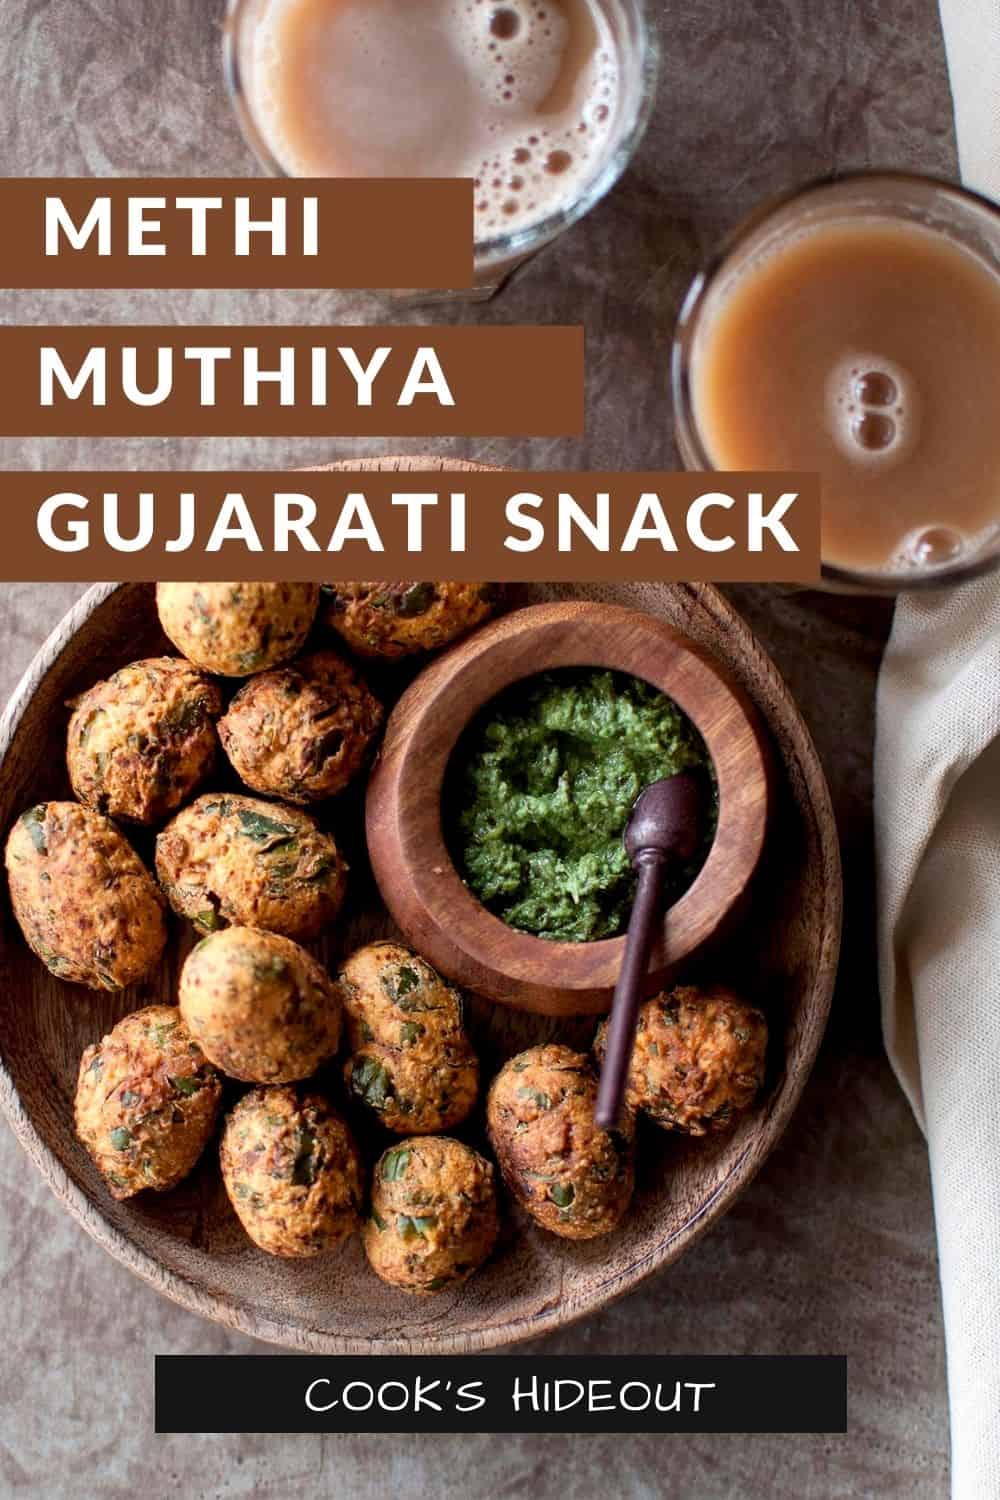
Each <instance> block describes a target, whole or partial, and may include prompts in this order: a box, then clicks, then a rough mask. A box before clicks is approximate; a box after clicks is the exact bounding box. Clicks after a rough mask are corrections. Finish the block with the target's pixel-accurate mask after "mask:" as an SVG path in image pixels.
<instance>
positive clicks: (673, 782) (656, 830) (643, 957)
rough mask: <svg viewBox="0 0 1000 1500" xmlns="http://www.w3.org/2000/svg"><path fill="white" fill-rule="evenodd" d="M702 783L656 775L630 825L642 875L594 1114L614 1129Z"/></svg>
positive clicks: (691, 847) (694, 843)
mask: <svg viewBox="0 0 1000 1500" xmlns="http://www.w3.org/2000/svg"><path fill="white" fill-rule="evenodd" d="M701 807H702V787H701V783H700V781H699V779H698V777H697V776H695V775H693V774H692V773H691V772H690V771H680V772H678V774H677V775H676V776H666V777H664V778H663V779H662V780H661V781H654V782H651V784H650V785H649V786H648V787H646V789H645V791H643V792H641V793H640V794H639V796H638V797H637V798H636V801H635V806H634V807H633V808H632V812H631V815H630V817H629V820H628V823H627V824H626V826H625V834H624V842H625V851H626V853H627V854H628V857H629V859H630V860H631V861H632V865H633V867H634V869H635V871H636V873H637V875H638V877H639V880H638V885H637V886H636V892H635V902H634V904H633V906H632V915H631V917H630V919H629V924H628V936H627V938H626V942H625V957H624V958H623V959H622V966H621V969H620V971H619V974H618V982H617V984H616V985H615V993H614V999H613V1000H612V1002H611V1020H610V1022H609V1025H608V1045H607V1050H606V1052H605V1054H604V1063H603V1065H602V1067H601V1081H600V1087H599V1088H598V1091H597V1105H596V1107H595V1110H594V1120H595V1123H596V1124H597V1125H599V1126H600V1127H601V1128H602V1129H603V1130H613V1129H615V1127H616V1126H617V1124H618V1119H619V1116H620V1114H621V1108H622V1099H623V1097H624V1094H625V1081H626V1079H627V1077H628V1069H629V1063H630V1062H631V1059H632V1047H633V1045H634V1043H635V1028H636V1022H637V1020H638V1016H639V1003H640V1001H641V999H642V987H643V981H644V980H645V978H646V971H647V969H648V968H649V954H650V949H651V948H652V946H653V938H654V936H655V934H656V930H657V923H658V919H659V915H660V907H661V905H662V901H663V884H664V880H665V879H666V875H667V871H668V870H669V868H670V866H671V864H672V863H673V862H677V863H680V864H686V863H687V861H688V860H689V859H691V857H692V856H693V855H694V853H695V850H696V849H697V848H698V843H699V840H700V838H701V832H702V827H701Z"/></svg>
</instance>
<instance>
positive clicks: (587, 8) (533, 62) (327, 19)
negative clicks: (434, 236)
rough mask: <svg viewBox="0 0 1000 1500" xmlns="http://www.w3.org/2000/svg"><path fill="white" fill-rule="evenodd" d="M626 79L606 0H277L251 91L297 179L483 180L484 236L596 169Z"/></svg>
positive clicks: (263, 29)
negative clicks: (598, 0) (622, 75)
mask: <svg viewBox="0 0 1000 1500" xmlns="http://www.w3.org/2000/svg"><path fill="white" fill-rule="evenodd" d="M619 74H620V68H619V54H618V45H617V41H616V37H615V34H614V33H613V30H612V28H611V26H610V25H609V22H608V7H607V6H606V5H605V4H598V3H596V0H269V3H267V4H265V5H262V6H259V7H258V18H257V20H256V23H255V31H254V37H253V41H252V67H251V68H250V74H249V80H248V88H249V94H250V97H251V100H252V104H253V108H254V113H255V116H256V119H257V122H258V125H259V127H260V129H261V131H262V133H263V135H264V137H265V139H266V141H267V144H268V146H269V148H270V150H271V152H272V153H273V155H274V156H275V157H276V159H277V160H278V162H279V163H280V164H281V166H282V167H283V169H284V170H285V171H286V172H287V173H288V174H289V175H292V176H297V177H302V176H342V177H373V176H382V177H414V176H424V177H472V178H474V179H475V183H476V235H477V239H480V240H482V239H487V238H489V237H491V236H494V235H499V234H504V235H509V234H510V233H512V232H516V231H517V230H519V229H522V228H525V227H528V226H530V225H532V224H535V223H537V222H538V221H540V220H542V219H545V218H547V217H548V216H549V215H551V214H553V213H556V212H559V211H560V210H561V209H563V208H564V206H566V205H568V204H571V203H572V202H573V200H574V199H575V198H576V197H577V196H578V195H579V194H580V193H581V191H582V189H583V188H585V187H586V185H587V184H588V183H589V182H590V181H591V180H592V179H593V178H594V176H595V175H596V174H597V172H598V171H599V170H600V169H601V166H602V164H603V161H604V159H605V158H606V156H607V155H608V151H609V147H610V145H611V144H612V143H613V142H614V140H615V139H616V135H617V131H618V124H619V122H618V119H617V116H618V112H619V107H620V94H621V89H620V77H619ZM417 229H418V226H414V230H415V231H416V230H417Z"/></svg>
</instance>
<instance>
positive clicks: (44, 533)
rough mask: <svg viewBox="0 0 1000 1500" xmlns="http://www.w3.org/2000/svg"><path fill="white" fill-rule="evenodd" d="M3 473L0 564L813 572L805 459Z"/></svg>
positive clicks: (192, 571)
mask: <svg viewBox="0 0 1000 1500" xmlns="http://www.w3.org/2000/svg"><path fill="white" fill-rule="evenodd" d="M4 490H5V495H6V499H7V504H6V506H5V508H4V562H3V565H2V566H3V568H4V569H5V576H6V577H8V578H18V579H46V580H61V579H76V578H84V579H85V578H95V577H106V578H115V579H123V580H125V579H150V578H157V579H174V580H180V579H189V578H192V577H193V578H202V579H207V580H211V579H227V578H242V579H255V578H256V579H264V578H269V579H307V580H308V579H314V580H331V581H336V580H338V579H348V578H382V577H390V578H394V577H396V576H397V575H398V576H399V577H404V576H405V577H407V578H414V579H424V578H426V579H455V578H462V579H477V578H478V579H484V580H492V581H497V582H508V581H511V582H513V581H525V580H540V579H547V580H552V581H558V582H575V581H583V580H586V581H597V580H600V579H687V580H691V581H695V580H713V581H717V582H730V581H744V580H758V581H769V582H786V581H787V582H810V581H815V580H816V579H818V577H819V564H820V508H819V480H818V477H817V476H816V475H809V474H690V473H684V474H662V473H608V474H586V473H513V472H510V471H507V470H491V471H483V472H478V471H477V472H471V473H470V472H467V471H455V472H443V473H437V472H433V473H428V472H420V473H393V472H387V471H382V472H371V471H363V472H361V471H358V472H350V471H334V472H328V471H314V470H307V471H300V472H296V473H255V474H241V473H216V472H198V473H186V474H167V473H155V474H146V475H135V474H97V473H59V474H39V473H8V474H6V475H5V476H4ZM143 496H145V498H143ZM602 496H606V497H607V498H606V499H602V498H601V497H602ZM108 497H111V498H108ZM227 497H229V498H227ZM232 497H238V499H234V498H232ZM403 497H409V498H407V499H404V498H403ZM455 497H459V498H458V499H456V498H455ZM566 497H569V500H567V498H566ZM789 497H791V498H789ZM570 501H571V502H572V504H571V503H570ZM766 517H769V518H770V522H771V524H764V522H763V520H762V518H766ZM296 522H297V523H298V525H299V529H296V526H295V524H293V523H296ZM418 528H419V529H418ZM224 531H226V532H227V533H228V534H227V535H225V536H224V535H223V532H224ZM640 531H641V532H643V535H639V534H638V533H639V532H640ZM630 533H631V534H632V540H633V542H634V545H632V546H631V547H629V545H628V543H629V539H630ZM783 533H784V536H787V538H788V539H789V540H790V541H791V543H792V544H793V546H794V550H785V547H784V536H783ZM668 537H669V538H670V545H668V544H667V538H668ZM754 540H756V541H757V542H759V547H758V548H757V549H756V550H755V549H754V546H753V542H754ZM529 544H531V545H529ZM602 546H604V547H605V548H606V550H602ZM255 548H259V550H255ZM380 549H381V550H380Z"/></svg>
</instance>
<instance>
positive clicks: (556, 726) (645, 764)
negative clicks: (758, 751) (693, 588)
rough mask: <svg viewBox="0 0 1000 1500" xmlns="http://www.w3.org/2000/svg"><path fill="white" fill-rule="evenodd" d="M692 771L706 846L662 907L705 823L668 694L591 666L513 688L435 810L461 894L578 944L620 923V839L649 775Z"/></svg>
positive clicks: (623, 918) (517, 922) (488, 717)
mask: <svg viewBox="0 0 1000 1500" xmlns="http://www.w3.org/2000/svg"><path fill="white" fill-rule="evenodd" d="M699 768H701V769H703V770H704V772H705V777H706V808H709V807H711V808H712V811H711V813H710V814H706V820H705V821H706V829H705V841H704V844H703V847H702V849H701V850H700V852H699V854H698V855H697V856H696V857H695V859H694V860H693V861H692V863H691V865H689V866H688V868H687V869H686V870H683V871H679V872H678V874H677V876H676V878H675V879H674V881H673V884H672V886H671V888H670V889H668V891H667V900H668V901H674V900H676V899H677V898H678V896H680V895H681V894H682V892H683V891H684V890H685V889H686V888H687V886H688V885H689V884H690V883H691V881H692V880H693V879H694V876H695V875H696V874H697V872H698V870H699V869H700V868H701V866H702V864H703V863H704V861H705V857H706V855H707V853H708V848H709V845H710V843H711V838H712V835H713V833H714V827H715V821H716V818H715V812H714V803H715V784H714V777H713V776H712V773H711V767H710V761H709V756H708V751H707V749H706V746H705V742H704V740H703V739H702V737H701V735H700V734H699V733H698V731H697V730H696V729H695V727H694V725H693V724H692V723H691V721H690V719H688V718H687V716H686V715H685V714H684V713H682V712H681V710H680V709H679V708H678V706H677V704H676V703H674V701H673V700H672V699H671V698H668V697H667V696H666V695H665V694H663V693H661V692H659V691H658V689H656V688H654V687H652V686H651V685H650V684H649V683H647V682H642V681H640V680H639V679H638V678H636V677H629V676H627V675H625V674H623V673H618V672H610V671H606V670H603V669H600V668H585V669H577V668H573V669H567V670H563V671H554V672H546V673H543V674H540V675H539V676H537V677H531V678H528V679H527V680H526V681H524V682H520V683H516V684H515V685H514V686H513V687H512V688H510V689H508V690H507V692H505V693H504V694H502V696H501V697H499V698H497V699H495V700H494V702H492V703H490V704H489V705H488V706H487V707H486V708H485V709H484V710H483V711H482V713H481V714H480V715H479V716H478V717H477V718H476V720H475V721H474V722H473V724H472V725H471V727H470V728H469V730H468V731H467V732H466V734H465V735H464V736H463V737H462V740H461V741H460V742H459V745H458V746H457V748H456V751H455V755H454V758H453V761H452V766H451V768H450V772H449V783H448V790H447V793H446V807H447V809H448V810H449V811H450V814H451V826H450V828H449V830H448V832H449V834H450V842H451V846H452V853H453V855H454V857H455V859H456V863H457V865H458V869H459V871H460V873H461V874H462V876H463V878H464V879H465V881H466V883H467V884H468V886H469V888H470V889H471V890H472V891H473V892H474V893H475V894H476V896H478V898H479V900H480V901H482V902H483V903H484V905H485V906H487V907H488V908H489V909H490V911H492V912H493V913H494V914H495V915H496V916H498V917H500V918H502V920H503V921H504V922H506V923H508V925H509V926H511V927H516V928H519V929H520V930H521V931H522V932H530V933H534V934H535V935H536V936H538V937H542V938H549V939H551V940H553V941H559V942H572V943H585V942H591V941H593V940H595V939H598V938H610V937H617V936H618V935H619V934H620V933H622V932H623V931H624V930H625V928H626V927H627V926H628V919H629V914H630V911H631V906H632V900H633V897H634V894H635V876H634V872H633V870H632V868H631V865H630V863H629V859H628V856H627V855H626V853H625V848H624V845H623V843H622V834H623V833H624V831H625V824H626V823H627V821H628V817H629V813H630V812H631V810H632V804H633V803H634V802H635V800H636V798H637V797H638V795H639V793H640V792H641V791H642V790H643V788H644V787H646V786H648V785H649V783H650V782H651V781H657V780H659V778H660V777H663V776H672V775H674V773H675V772H677V771H684V770H689V769H699Z"/></svg>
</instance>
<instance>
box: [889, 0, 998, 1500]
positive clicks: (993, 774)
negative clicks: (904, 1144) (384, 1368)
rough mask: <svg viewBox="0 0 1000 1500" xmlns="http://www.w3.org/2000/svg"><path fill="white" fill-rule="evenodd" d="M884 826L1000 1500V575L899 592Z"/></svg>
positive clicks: (905, 1041) (951, 15)
mask: <svg viewBox="0 0 1000 1500" xmlns="http://www.w3.org/2000/svg"><path fill="white" fill-rule="evenodd" d="M941 16H942V22H943V26H944V33H945V42H946V45H947V49H948V63H949V69H950V72H951V79H952V90H953V93H954V97H955V118H956V126H957V131H958V141H959V156H960V161H961V165H962V172H963V177H964V179H965V181H966V182H967V183H968V184H969V185H970V186H972V187H975V188H977V189H978V190H979V191H980V192H984V193H987V194H989V195H991V196H992V197H994V198H1000V0H941ZM998 380H1000V372H998ZM875 825H876V829H875V831H876V846H877V856H878V873H879V915H880V981H881V989H882V1008H883V1021H884V1028H885V1039H886V1046H887V1048H888V1051H889V1056H890V1058H891V1059H892V1063H893V1066H894V1067H895V1069H896V1072H897V1074H898V1076H899V1079H900V1082H901V1083H902V1085H903V1088H904V1089H905V1090H906V1093H907V1095H908V1096H909V1098H910V1101H911V1103H912V1105H913V1108H914V1110H915V1112H916V1114H917V1117H918V1119H919V1120H920V1122H921V1124H922V1126H923V1128H924V1131H925V1133H926V1136H927V1144H928V1150H929V1152H930V1164H931V1178H932V1182H933V1188H934V1211H935V1219H936V1222H937V1235H938V1255H939V1261H940V1274H941V1288H942V1296H943V1302H944V1317H945V1334H946V1341H947V1350H948V1390H949V1403H950V1407H951V1445H952V1496H953V1500H1000V576H994V577H992V578H988V579H984V580H980V581H979V582H976V583H972V584H967V585H965V586H964V587H962V588H960V589H957V590H954V591H952V592H950V593H935V594H933V595H926V596H923V597H914V598H904V599H901V600H900V602H899V605H898V607H897V610H896V617H895V621H894V624H893V631H892V637H891V639H890V642H889V646H888V648H887V650H886V655H885V660H884V663H883V666H882V673H881V677H880V680H879V692H878V715H877V736H876V751H875ZM886 1360H887V1368H891V1367H892V1351H891V1350H888V1351H887V1352H886Z"/></svg>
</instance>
